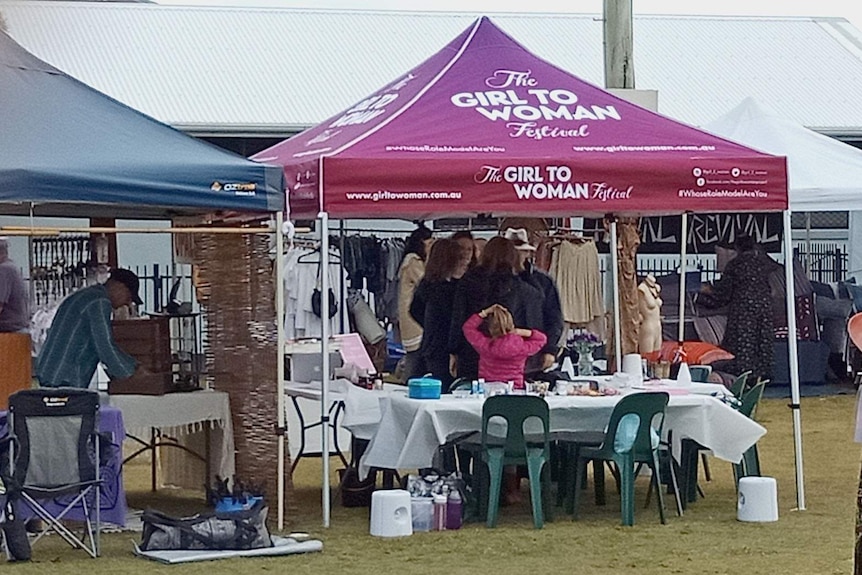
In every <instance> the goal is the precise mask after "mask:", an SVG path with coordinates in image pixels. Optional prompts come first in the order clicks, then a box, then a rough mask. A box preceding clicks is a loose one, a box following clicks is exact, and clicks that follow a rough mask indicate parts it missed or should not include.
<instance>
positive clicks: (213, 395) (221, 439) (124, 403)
mask: <svg viewBox="0 0 862 575" xmlns="http://www.w3.org/2000/svg"><path fill="white" fill-rule="evenodd" d="M110 404H111V405H112V406H114V407H118V408H119V409H120V410H121V411H122V412H123V422H124V424H125V427H126V435H127V436H128V437H129V438H132V439H134V440H136V441H138V442H139V443H141V444H142V445H143V447H142V448H141V449H140V450H138V451H137V452H136V453H135V454H133V455H132V456H130V457H129V458H127V461H128V459H131V458H132V457H134V456H135V455H139V454H140V453H143V452H145V451H152V452H153V467H152V489H153V490H154V491H155V489H156V486H157V481H156V457H155V448H156V447H161V446H173V447H180V448H182V449H185V450H187V451H189V452H190V453H192V454H193V455H196V456H197V457H199V458H201V459H203V460H204V461H205V462H206V463H207V481H208V482H209V481H212V479H213V477H214V476H215V475H218V476H219V477H222V478H230V477H233V476H234V474H235V473H236V456H235V453H234V438H233V422H232V421H231V414H230V401H229V397H228V394H227V393H225V392H223V391H212V390H202V391H193V392H185V393H169V394H166V395H112V396H110ZM197 431H205V432H206V433H207V434H208V436H209V437H208V438H207V441H206V453H205V454H204V455H201V454H198V453H194V452H192V451H191V450H189V449H188V448H186V447H184V446H182V445H181V444H180V443H178V442H176V441H170V440H168V439H167V437H168V436H178V435H184V434H189V433H193V432H197ZM142 438H147V439H142Z"/></svg>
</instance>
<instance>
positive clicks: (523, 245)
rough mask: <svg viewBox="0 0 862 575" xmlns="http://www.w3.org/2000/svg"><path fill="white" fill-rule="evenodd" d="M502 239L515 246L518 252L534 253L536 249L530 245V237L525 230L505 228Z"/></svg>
mask: <svg viewBox="0 0 862 575" xmlns="http://www.w3.org/2000/svg"><path fill="white" fill-rule="evenodd" d="M503 237H504V238H506V239H507V240H511V241H512V242H514V244H515V249H516V250H518V251H519V252H535V251H536V248H535V247H533V246H531V245H530V236H529V234H528V233H527V230H526V229H525V228H506V231H505V232H503Z"/></svg>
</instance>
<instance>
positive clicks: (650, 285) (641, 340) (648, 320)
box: [638, 274, 662, 354]
mask: <svg viewBox="0 0 862 575" xmlns="http://www.w3.org/2000/svg"><path fill="white" fill-rule="evenodd" d="M660 292H661V286H660V285H659V284H658V283H657V282H656V280H655V277H654V276H653V275H652V274H649V275H647V277H646V279H644V281H642V282H641V283H640V285H638V311H639V312H640V315H641V324H640V331H639V333H638V352H640V353H641V354H645V353H650V352H652V351H657V350H659V349H661V340H662V336H661V305H662V300H661V297H659V293H660Z"/></svg>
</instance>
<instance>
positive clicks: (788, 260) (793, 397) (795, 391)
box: [784, 209, 805, 511]
mask: <svg viewBox="0 0 862 575" xmlns="http://www.w3.org/2000/svg"><path fill="white" fill-rule="evenodd" d="M790 233H791V226H790V210H789V209H788V210H784V281H785V283H786V284H787V290H786V292H787V358H788V361H790V409H791V410H793V445H794V447H795V451H796V508H797V509H798V510H799V511H805V476H804V473H803V469H802V416H801V413H800V405H799V350H798V349H797V348H798V346H797V343H796V286H794V284H793V238H791V237H790Z"/></svg>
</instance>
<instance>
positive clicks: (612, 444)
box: [599, 391, 670, 458]
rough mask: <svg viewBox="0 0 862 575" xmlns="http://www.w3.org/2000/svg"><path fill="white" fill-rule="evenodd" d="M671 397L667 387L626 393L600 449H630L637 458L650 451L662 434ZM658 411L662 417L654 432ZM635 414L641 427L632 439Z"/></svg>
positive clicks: (614, 413) (621, 450)
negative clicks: (664, 389)
mask: <svg viewBox="0 0 862 575" xmlns="http://www.w3.org/2000/svg"><path fill="white" fill-rule="evenodd" d="M668 401H670V395H669V394H668V393H666V392H663V391H662V392H646V393H630V394H628V395H625V396H623V397H622V398H621V399H620V400H619V402H618V403H617V404H616V406H614V410H613V412H612V413H611V419H610V421H609V422H608V428H607V432H605V440H604V441H603V442H602V446H601V447H600V448H599V450H600V451H603V452H605V453H607V454H611V453H622V452H625V451H628V450H630V451H631V452H632V454H633V455H634V456H635V458H638V457H639V456H643V457H645V456H647V455H650V454H651V453H652V451H653V449H654V448H655V446H656V444H657V442H656V440H655V432H657V433H658V437H661V429H662V426H663V425H664V413H665V408H666V407H667V404H668ZM657 415H660V417H659V421H658V425H657V426H656V428H655V432H654V431H653V419H655V418H656V416H657ZM635 418H636V424H637V431H636V433H635V434H634V439H633V440H632V439H631V437H630V435H631V433H630V431H631V429H632V427H631V425H632V424H633V423H634V422H633V420H634V419H635ZM621 424H622V425H621ZM624 435H625V436H628V437H624Z"/></svg>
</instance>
